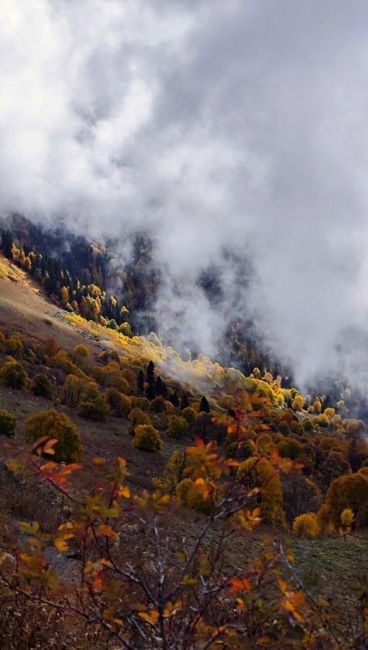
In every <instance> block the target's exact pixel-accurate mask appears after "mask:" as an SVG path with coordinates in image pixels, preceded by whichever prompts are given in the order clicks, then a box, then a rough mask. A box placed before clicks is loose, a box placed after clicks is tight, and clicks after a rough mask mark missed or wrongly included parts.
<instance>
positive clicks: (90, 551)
mask: <svg viewBox="0 0 368 650" xmlns="http://www.w3.org/2000/svg"><path fill="white" fill-rule="evenodd" d="M257 399H258V398H256V397H255V398H254V402H252V399H251V398H250V397H249V396H248V395H241V396H235V397H234V398H233V401H232V404H231V405H229V410H228V413H227V414H226V415H222V416H219V417H220V418H221V423H222V424H223V425H225V426H226V427H227V431H228V434H229V435H231V436H233V437H234V443H235V449H236V450H239V449H240V448H241V445H242V444H243V443H244V440H245V439H246V440H247V442H248V443H249V444H251V445H252V447H253V456H252V458H253V459H254V461H253V463H256V464H257V465H259V466H264V465H265V463H267V468H268V469H267V472H268V473H266V476H268V477H269V478H268V480H269V481H270V482H272V481H274V478H275V477H277V476H278V475H279V474H280V472H287V471H289V469H291V468H294V467H295V464H293V463H292V462H291V461H289V460H287V461H286V460H285V459H282V458H281V457H280V456H279V454H278V451H277V448H276V446H275V445H274V444H273V443H272V439H271V438H270V437H269V436H267V433H266V429H265V428H264V425H262V424H261V420H260V418H259V415H258V413H260V412H261V411H260V409H258V410H253V407H254V403H255V402H256V401H257ZM230 406H231V408H230ZM257 406H259V404H257ZM257 423H259V425H258V424H257ZM258 426H260V427H261V428H260V430H259V431H258V432H257V433H258V434H259V435H258V436H256V435H255V432H256V431H257V427H258ZM9 444H10V443H9ZM56 444H57V440H47V439H45V438H41V439H40V440H38V441H37V442H36V443H35V444H34V445H33V446H32V447H31V448H28V449H25V450H21V451H20V452H19V451H15V453H14V456H13V458H12V459H11V460H10V462H9V467H10V468H11V469H12V470H13V471H14V472H16V473H20V474H21V475H22V474H23V473H25V472H26V473H27V474H28V475H29V474H30V475H32V476H33V477H34V480H41V481H46V482H47V483H48V484H49V485H51V486H52V487H53V489H54V490H55V491H56V493H57V494H59V495H60V497H61V499H62V500H63V501H64V502H65V501H67V502H68V504H69V507H68V509H64V510H63V511H62V512H63V515H62V517H61V520H60V521H59V524H58V526H57V529H56V530H54V531H51V532H48V533H46V532H45V531H43V530H42V527H41V525H40V524H39V523H38V522H23V523H21V524H20V531H21V536H22V538H23V540H24V542H23V545H22V548H20V549H19V552H18V554H17V558H16V567H15V570H14V571H13V572H12V574H11V575H8V574H7V573H6V571H5V570H3V568H1V569H0V581H1V583H2V588H3V592H2V593H3V595H2V596H1V599H3V601H4V602H5V601H6V602H7V603H9V602H12V603H13V606H14V608H16V607H17V606H18V607H19V603H20V602H23V601H22V599H23V600H24V599H26V601H27V602H29V603H32V604H33V605H35V606H40V607H42V608H43V610H45V611H49V612H50V617H51V615H55V612H57V613H58V616H60V617H61V618H63V620H67V619H68V620H73V621H75V622H76V623H75V626H76V627H75V628H74V631H73V632H72V631H71V629H70V626H68V625H65V629H64V635H65V637H66V636H67V635H68V634H74V639H73V647H75V648H82V647H85V646H84V645H83V643H85V641H83V642H82V640H81V639H82V636H83V634H85V633H88V635H89V641H88V643H89V645H90V647H94V648H106V647H108V648H109V647H111V648H126V649H129V650H130V649H137V648H138V649H139V648H142V649H143V648H152V649H159V648H162V649H163V650H179V649H181V650H196V649H198V650H207V649H212V650H214V649H217V648H228V649H230V648H233V649H236V648H239V649H242V648H277V649H280V650H281V648H282V649H284V648H310V649H327V648H328V649H330V648H338V647H341V645H342V644H343V647H346V648H358V647H362V645H361V644H362V643H364V642H365V641H366V637H365V630H366V614H367V612H366V610H365V608H364V607H362V608H361V611H360V612H359V622H358V623H357V625H356V628H355V630H354V632H353V633H351V635H350V637H349V639H344V640H342V639H341V638H340V637H339V635H338V634H337V632H336V630H335V629H334V621H333V619H331V618H330V617H329V615H328V612H327V610H326V606H325V604H324V603H323V601H322V600H319V599H318V598H317V599H316V598H314V597H312V596H311V595H310V594H309V593H308V591H307V590H306V589H305V588H304V586H303V584H302V582H301V581H300V579H299V578H298V577H297V576H296V574H295V571H294V569H293V565H292V563H291V561H290V558H289V557H288V555H287V553H286V552H285V550H284V548H283V546H282V545H280V544H279V543H277V544H276V543H272V542H266V540H265V541H264V550H263V551H261V552H260V551H258V552H256V553H255V554H253V557H252V558H251V559H250V560H249V561H243V562H242V565H241V566H237V561H238V560H237V559H236V558H237V557H238V556H235V555H234V553H233V549H234V547H235V546H236V545H240V546H241V547H243V548H244V549H246V548H247V547H248V546H251V545H252V542H253V539H254V535H253V529H254V528H255V527H256V526H257V525H258V524H260V522H261V517H260V515H261V508H260V507H259V506H258V505H257V499H261V498H262V492H264V491H265V490H267V483H266V482H263V483H262V485H261V487H257V486H254V485H249V483H247V481H244V475H243V472H242V471H241V467H242V464H241V463H240V461H239V460H238V458H237V454H235V455H234V457H231V458H229V457H227V458H225V457H224V456H223V455H221V453H220V452H219V450H218V448H217V447H216V445H215V443H214V442H209V443H207V444H205V443H204V442H203V441H202V440H201V439H196V441H195V444H194V445H192V446H190V447H188V448H187V449H186V452H185V454H186V464H185V469H184V474H185V476H186V478H185V480H187V481H190V482H191V484H192V486H193V490H196V491H197V492H198V493H199V494H200V495H201V498H202V499H203V500H204V501H205V502H208V503H209V504H210V507H209V508H208V513H207V515H198V516H196V519H195V521H193V519H192V520H188V519H186V516H185V511H183V510H180V509H178V506H177V504H176V500H175V497H174V496H173V494H169V493H166V492H165V491H163V490H154V491H152V492H148V491H144V492H142V493H141V494H132V493H131V490H130V488H129V486H128V485H127V481H128V478H129V474H128V468H127V465H126V462H125V460H124V459H123V458H118V459H117V461H116V463H111V462H108V461H106V460H104V459H103V458H100V457H97V458H94V459H92V461H91V464H92V471H93V472H94V473H95V476H96V480H95V482H94V487H93V488H92V489H91V488H90V489H89V490H87V491H85V492H83V489H81V485H83V472H84V471H85V468H84V467H82V466H80V465H78V464H72V465H63V464H58V463H55V462H53V461H52V460H49V459H48V458H47V457H48V456H51V457H52V456H54V455H55V449H54V447H55V445H56ZM269 468H271V470H270V469H269ZM234 558H235V560H234ZM3 559H4V558H3ZM77 621H80V624H81V625H83V628H81V634H80V636H79V637H78V638H75V629H78V623H77ZM82 629H83V630H86V631H87V632H83V634H82ZM64 641H65V643H66V644H68V643H70V639H68V638H64V639H63V640H62V641H60V645H59V646H54V647H60V648H62V647H65V646H63V645H62V642H64ZM358 643H360V646H359V645H357V644H358ZM91 644H92V646H91Z"/></svg>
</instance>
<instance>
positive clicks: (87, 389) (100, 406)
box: [78, 381, 109, 422]
mask: <svg viewBox="0 0 368 650" xmlns="http://www.w3.org/2000/svg"><path fill="white" fill-rule="evenodd" d="M108 413H109V407H108V405H107V402H106V400H105V396H104V395H102V393H101V392H100V390H99V388H98V386H97V384H95V382H93V381H90V382H87V383H85V384H84V386H83V389H82V392H81V395H80V401H79V406H78V414H79V415H80V416H81V417H82V418H86V419H87V420H94V421H95V422H103V421H104V419H105V417H106V415H108Z"/></svg>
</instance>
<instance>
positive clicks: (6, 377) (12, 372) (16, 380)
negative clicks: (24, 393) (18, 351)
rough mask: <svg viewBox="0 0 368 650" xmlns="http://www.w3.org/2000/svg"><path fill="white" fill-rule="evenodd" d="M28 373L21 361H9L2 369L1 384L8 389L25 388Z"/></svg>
mask: <svg viewBox="0 0 368 650" xmlns="http://www.w3.org/2000/svg"><path fill="white" fill-rule="evenodd" d="M26 382H27V373H26V371H25V370H24V368H23V366H22V364H21V363H19V361H15V359H8V361H6V362H5V364H4V365H3V366H2V368H1V369H0V384H2V385H3V386H7V387H8V388H18V389H19V388H24V386H25V385H26Z"/></svg>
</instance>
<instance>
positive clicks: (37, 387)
mask: <svg viewBox="0 0 368 650" xmlns="http://www.w3.org/2000/svg"><path fill="white" fill-rule="evenodd" d="M31 391H32V393H33V395H37V397H47V398H50V397H51V395H52V389H51V381H50V380H49V378H48V377H46V375H43V374H42V373H39V374H38V375H35V376H34V377H33V379H32V381H31Z"/></svg>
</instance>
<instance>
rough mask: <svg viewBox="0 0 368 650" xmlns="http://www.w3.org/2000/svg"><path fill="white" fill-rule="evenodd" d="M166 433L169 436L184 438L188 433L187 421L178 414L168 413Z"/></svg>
mask: <svg viewBox="0 0 368 650" xmlns="http://www.w3.org/2000/svg"><path fill="white" fill-rule="evenodd" d="M168 420H169V428H168V434H169V436H170V437H171V438H185V436H187V435H188V433H189V427H188V422H187V421H186V419H185V418H182V417H181V416H178V415H169V418H168Z"/></svg>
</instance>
